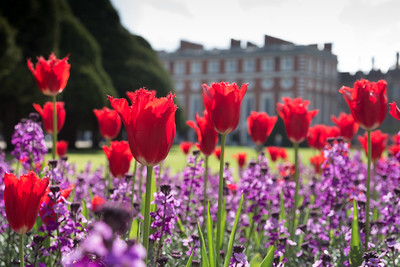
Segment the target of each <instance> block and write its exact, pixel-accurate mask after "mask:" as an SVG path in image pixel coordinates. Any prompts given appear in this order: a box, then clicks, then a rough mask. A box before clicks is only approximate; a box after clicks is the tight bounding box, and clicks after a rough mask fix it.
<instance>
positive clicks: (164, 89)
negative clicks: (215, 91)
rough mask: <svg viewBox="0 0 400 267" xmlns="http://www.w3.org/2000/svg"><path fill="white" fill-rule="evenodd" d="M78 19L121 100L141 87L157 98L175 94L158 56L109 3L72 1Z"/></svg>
mask: <svg viewBox="0 0 400 267" xmlns="http://www.w3.org/2000/svg"><path fill="white" fill-rule="evenodd" d="M68 3H69V4H70V6H71V9H72V10H73V13H74V15H75V16H77V17H78V18H79V20H80V21H81V22H82V24H84V25H85V27H86V28H87V29H88V30H89V31H90V32H91V34H92V35H93V36H94V38H95V39H96V41H97V42H98V43H99V44H100V46H101V48H102V50H101V54H102V59H103V66H104V68H105V70H106V71H107V73H108V74H109V75H110V77H111V79H112V81H113V84H114V86H115V89H116V90H117V93H118V96H119V97H125V93H126V92H127V91H135V90H136V89H139V88H141V87H146V88H148V89H154V90H156V91H157V96H165V95H167V94H168V92H170V91H172V90H173V89H172V88H173V85H172V80H171V78H170V76H169V74H168V73H167V71H166V70H165V69H164V67H163V66H162V63H161V61H160V60H159V58H158V56H157V53H156V52H155V51H153V50H152V48H151V46H150V44H149V43H148V42H147V41H146V40H144V39H143V38H142V37H140V36H137V35H132V34H131V33H129V32H128V31H127V30H126V29H125V28H123V27H122V26H121V23H120V19H119V16H118V13H117V12H116V10H115V9H114V8H113V7H112V5H111V3H110V1H109V0H87V1H80V0H68ZM176 120H177V124H178V129H181V127H183V125H184V123H183V117H182V112H181V111H180V110H178V112H177V118H176Z"/></svg>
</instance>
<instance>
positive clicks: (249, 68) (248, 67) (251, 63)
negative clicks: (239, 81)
mask: <svg viewBox="0 0 400 267" xmlns="http://www.w3.org/2000/svg"><path fill="white" fill-rule="evenodd" d="M243 63H244V64H243V71H244V72H253V71H255V69H256V62H255V60H254V59H253V58H247V59H245V60H244V62H243Z"/></svg>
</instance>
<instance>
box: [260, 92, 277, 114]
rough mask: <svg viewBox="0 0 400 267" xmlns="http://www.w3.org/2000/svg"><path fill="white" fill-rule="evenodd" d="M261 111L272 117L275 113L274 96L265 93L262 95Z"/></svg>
mask: <svg viewBox="0 0 400 267" xmlns="http://www.w3.org/2000/svg"><path fill="white" fill-rule="evenodd" d="M261 110H262V111H265V112H267V113H268V115H270V116H272V115H273V114H275V112H274V94H273V93H264V94H262V95H261Z"/></svg>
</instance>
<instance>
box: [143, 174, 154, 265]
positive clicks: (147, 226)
mask: <svg viewBox="0 0 400 267" xmlns="http://www.w3.org/2000/svg"><path fill="white" fill-rule="evenodd" d="M152 172H153V166H147V178H146V199H145V202H144V214H143V215H144V232H143V246H144V248H145V249H146V251H147V254H146V258H147V257H148V256H149V254H150V248H149V236H150V201H151V176H152ZM147 260H148V258H147Z"/></svg>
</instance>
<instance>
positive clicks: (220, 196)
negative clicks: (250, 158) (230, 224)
mask: <svg viewBox="0 0 400 267" xmlns="http://www.w3.org/2000/svg"><path fill="white" fill-rule="evenodd" d="M225 137H226V134H222V135H221V157H220V162H219V183H218V184H219V185H218V214H217V238H216V244H215V252H216V253H217V255H219V252H220V250H221V223H222V207H223V197H224V195H223V192H224V190H223V189H224V154H225ZM219 262H220V259H219V256H218V257H217V266H219Z"/></svg>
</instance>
